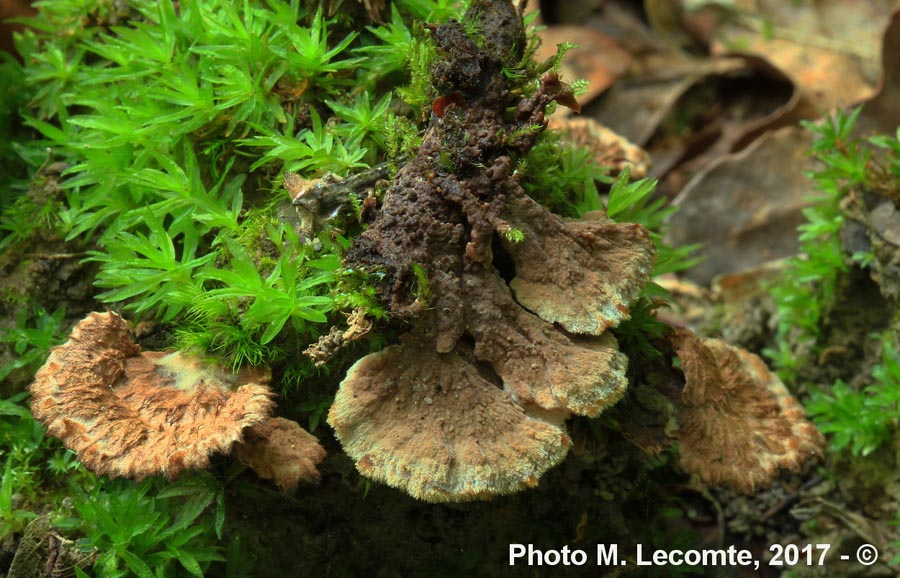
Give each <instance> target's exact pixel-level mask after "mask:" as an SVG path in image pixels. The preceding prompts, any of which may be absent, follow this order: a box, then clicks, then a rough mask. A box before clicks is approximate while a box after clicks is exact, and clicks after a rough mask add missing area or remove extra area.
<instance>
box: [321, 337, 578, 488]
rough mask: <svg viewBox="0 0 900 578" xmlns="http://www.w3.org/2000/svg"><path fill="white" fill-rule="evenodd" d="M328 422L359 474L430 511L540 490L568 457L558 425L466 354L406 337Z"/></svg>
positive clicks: (337, 404) (356, 371)
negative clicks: (533, 411)
mask: <svg viewBox="0 0 900 578" xmlns="http://www.w3.org/2000/svg"><path fill="white" fill-rule="evenodd" d="M328 423H329V424H331V426H332V427H333V428H334V429H335V432H336V433H337V436H338V438H340V440H341V444H342V445H343V447H344V450H345V451H346V452H347V454H349V455H350V457H352V458H353V459H354V460H355V461H356V465H357V468H358V469H359V471H360V472H361V473H362V474H364V475H366V476H369V477H371V478H373V479H375V480H379V481H382V482H385V483H387V484H388V485H390V486H393V487H396V488H400V489H402V490H404V491H406V492H408V493H409V494H410V495H412V496H413V497H415V498H418V499H421V500H426V501H429V502H443V501H463V500H472V499H477V498H484V497H489V496H493V495H497V494H507V493H510V492H514V491H517V490H520V489H522V488H525V487H530V486H534V485H536V484H537V480H538V478H539V477H540V476H541V475H542V474H543V473H544V472H545V471H546V470H547V469H549V468H550V467H552V466H554V465H555V464H557V463H559V462H560V461H561V460H562V459H563V458H564V457H565V455H566V452H567V451H568V449H569V445H570V444H571V441H570V440H569V436H568V435H567V434H566V431H565V428H564V426H563V425H562V423H561V422H552V421H545V420H544V419H540V418H537V417H532V416H531V415H529V414H528V413H527V412H526V411H525V410H524V409H523V408H522V407H521V406H520V405H518V404H517V403H515V402H514V401H513V399H512V398H511V397H510V395H509V394H508V393H506V392H505V391H503V390H502V389H501V388H500V387H499V384H497V383H494V382H493V381H491V379H490V377H489V376H488V375H485V374H484V373H483V372H482V370H481V369H480V368H479V367H478V365H477V362H476V360H475V359H474V357H473V355H472V353H471V352H469V351H467V350H466V348H465V347H464V346H462V345H459V346H457V348H456V349H455V350H454V351H452V352H449V353H437V351H435V348H434V345H433V343H430V342H427V341H425V342H422V341H421V340H420V339H416V338H408V339H407V340H405V341H404V343H403V344H402V345H392V346H390V347H388V348H386V349H384V350H382V351H379V352H377V353H373V354H370V355H368V356H366V357H364V358H363V359H361V360H360V361H358V362H357V363H356V364H355V365H354V366H353V367H352V368H351V369H350V371H349V372H348V374H347V377H346V378H345V379H344V381H343V382H342V383H341V387H340V389H339V390H338V393H337V396H336V397H335V400H334V404H333V405H332V406H331V411H330V412H329V414H328Z"/></svg>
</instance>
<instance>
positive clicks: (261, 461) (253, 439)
mask: <svg viewBox="0 0 900 578" xmlns="http://www.w3.org/2000/svg"><path fill="white" fill-rule="evenodd" d="M235 453H236V455H237V457H238V459H239V460H241V461H242V462H244V463H245V464H247V465H248V466H250V468H251V469H252V470H253V471H255V472H256V474H257V475H258V476H259V477H261V478H264V479H267V480H272V481H273V482H275V485H276V486H278V489H279V490H281V491H282V492H292V491H294V490H295V489H297V484H298V483H300V482H301V481H306V480H317V479H318V478H319V471H318V470H317V469H316V465H317V464H318V463H319V462H321V461H322V460H323V459H324V458H325V448H323V447H322V446H321V445H319V440H317V439H316V437H315V436H314V435H312V434H311V433H309V432H308V431H306V430H305V429H303V428H302V427H300V424H298V423H297V422H294V421H291V420H289V419H284V418H282V417H272V418H269V419H267V420H266V421H264V422H262V423H261V424H258V425H254V426H250V427H248V428H247V429H246V430H244V439H243V441H241V442H239V443H238V444H236V445H235Z"/></svg>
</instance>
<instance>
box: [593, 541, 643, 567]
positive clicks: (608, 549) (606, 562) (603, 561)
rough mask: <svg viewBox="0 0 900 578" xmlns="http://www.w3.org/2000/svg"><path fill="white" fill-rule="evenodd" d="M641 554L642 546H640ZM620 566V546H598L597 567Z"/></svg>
mask: <svg viewBox="0 0 900 578" xmlns="http://www.w3.org/2000/svg"><path fill="white" fill-rule="evenodd" d="M638 552H640V545H638ZM618 565H619V545H618V544H597V566H618Z"/></svg>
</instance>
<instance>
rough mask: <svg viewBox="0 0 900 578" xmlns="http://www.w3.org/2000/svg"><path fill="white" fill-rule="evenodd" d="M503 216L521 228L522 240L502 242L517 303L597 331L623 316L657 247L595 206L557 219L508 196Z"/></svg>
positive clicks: (572, 326) (576, 328) (576, 329)
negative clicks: (577, 217)
mask: <svg viewBox="0 0 900 578" xmlns="http://www.w3.org/2000/svg"><path fill="white" fill-rule="evenodd" d="M504 217H505V219H506V220H507V221H508V222H509V224H510V225H512V226H513V227H515V228H517V229H519V230H521V231H522V232H523V233H524V240H522V241H521V242H518V243H515V242H512V241H505V243H504V247H505V249H506V250H507V251H508V252H509V254H510V256H511V257H512V259H513V261H514V262H515V265H516V277H515V278H514V279H513V280H512V282H510V287H512V290H513V292H514V293H515V295H516V300H517V301H518V302H519V303H521V304H522V305H523V306H525V307H527V308H528V309H530V310H531V311H534V313H535V314H537V315H538V316H539V317H540V318H541V319H543V320H544V321H548V322H550V323H559V324H560V325H562V326H563V327H564V328H565V329H566V330H567V331H571V332H573V333H582V334H589V335H600V334H601V333H603V332H604V331H605V330H606V329H607V328H609V327H615V326H617V325H618V324H619V323H620V322H621V321H623V320H625V319H628V306H629V305H630V304H631V302H632V301H634V300H635V299H637V297H638V295H640V292H641V289H642V288H643V287H644V285H645V284H646V283H647V281H649V280H650V274H651V272H652V268H653V259H654V257H655V254H656V251H655V249H654V247H653V241H651V239H650V235H649V233H648V232H647V229H645V228H644V227H642V226H640V225H637V224H634V223H615V222H613V221H611V220H610V219H608V218H607V217H606V215H605V214H603V213H600V212H594V213H588V214H587V215H586V216H585V218H584V219H583V220H579V221H564V220H562V219H561V218H559V217H557V216H556V215H553V214H552V213H550V212H549V211H548V210H547V209H546V208H544V207H542V206H541V205H539V204H537V203H535V202H534V201H533V200H531V198H529V197H526V196H522V197H519V198H517V199H515V200H513V201H512V202H510V206H509V209H508V214H506V215H504Z"/></svg>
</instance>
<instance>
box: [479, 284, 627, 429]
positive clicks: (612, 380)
mask: <svg viewBox="0 0 900 578" xmlns="http://www.w3.org/2000/svg"><path fill="white" fill-rule="evenodd" d="M463 295H465V296H466V297H468V298H467V299H465V309H464V310H465V318H466V319H467V320H468V324H467V330H468V333H469V334H470V335H471V336H472V338H473V339H474V341H475V356H476V357H477V358H478V359H479V360H480V361H485V362H487V363H488V364H490V365H491V367H492V368H493V369H494V371H495V372H496V373H497V375H498V376H499V377H500V378H501V379H502V381H503V387H504V388H505V389H506V390H507V391H509V392H510V393H511V394H512V395H513V398H514V399H515V400H516V402H518V403H519V404H520V405H522V406H523V407H525V408H526V409H527V410H541V411H548V412H555V413H558V414H559V415H560V416H562V417H561V419H565V418H567V417H569V416H570V415H571V414H573V413H575V414H578V415H586V416H590V417H593V416H596V415H599V414H600V413H601V412H602V411H603V410H604V409H606V408H607V407H610V406H611V405H613V404H615V403H616V402H617V401H619V399H621V397H622V396H623V395H624V393H625V388H626V387H627V384H628V381H627V379H626V378H625V371H626V369H627V366H628V358H627V357H625V355H624V354H622V353H620V352H619V347H618V343H617V342H616V338H615V337H613V336H612V335H611V334H610V333H608V332H606V333H604V334H603V335H601V336H599V337H575V336H571V335H568V334H566V333H565V332H564V331H561V330H560V329H559V328H557V327H556V326H554V325H553V324H551V323H548V322H546V321H543V320H541V319H539V318H538V317H536V316H535V315H533V314H532V313H530V312H528V311H526V310H525V309H523V308H522V307H521V306H520V305H519V304H518V303H516V302H515V300H514V299H513V297H512V295H511V293H510V291H509V288H508V287H507V285H506V283H504V282H503V280H502V279H500V278H499V277H498V276H497V275H493V274H492V275H481V276H477V275H473V274H465V275H463Z"/></svg>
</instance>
